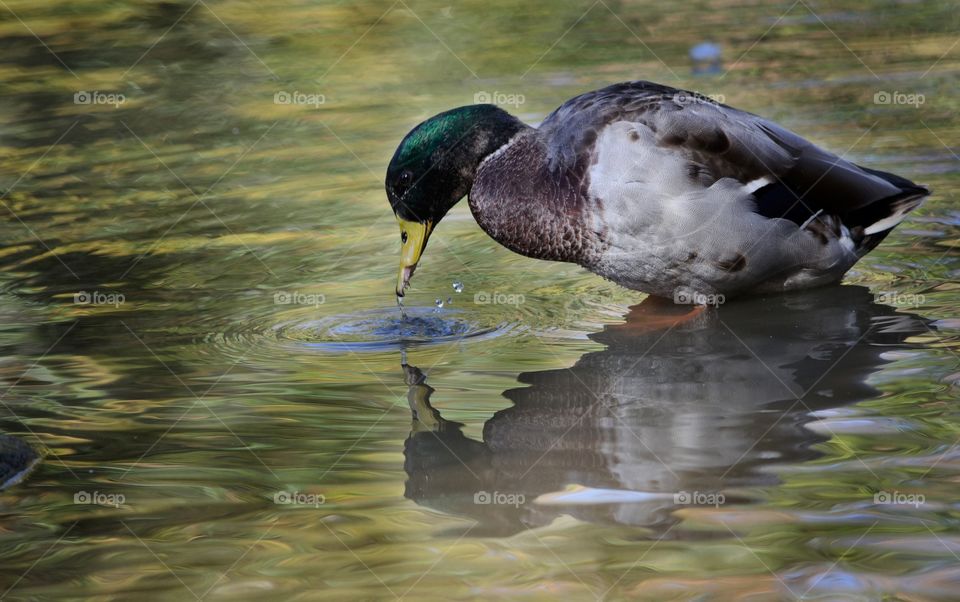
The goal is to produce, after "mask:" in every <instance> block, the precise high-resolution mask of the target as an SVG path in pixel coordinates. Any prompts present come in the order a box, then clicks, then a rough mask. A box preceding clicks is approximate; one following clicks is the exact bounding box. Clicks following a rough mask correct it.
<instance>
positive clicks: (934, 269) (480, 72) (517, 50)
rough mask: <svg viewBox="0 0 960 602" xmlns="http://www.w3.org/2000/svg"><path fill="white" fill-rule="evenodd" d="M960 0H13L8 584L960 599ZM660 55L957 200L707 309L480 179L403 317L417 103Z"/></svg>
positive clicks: (673, 72)
mask: <svg viewBox="0 0 960 602" xmlns="http://www.w3.org/2000/svg"><path fill="white" fill-rule="evenodd" d="M958 19H960V16H958V13H957V11H956V6H955V4H954V3H950V2H899V1H896V2H895V1H891V2H877V3H869V2H863V1H852V0H850V1H845V0H840V1H837V2H829V3H822V2H816V3H814V2H809V1H807V0H801V1H800V2H795V3H793V4H791V3H789V2H768V3H751V4H750V5H749V6H747V5H743V4H740V3H733V2H726V1H723V0H710V1H709V2H700V3H690V4H684V5H680V4H674V3H652V2H649V3H648V2H635V1H629V0H599V1H598V2H594V3H592V4H591V3H590V2H572V1H566V0H562V1H559V2H558V1H550V2H548V1H546V0H530V1H528V2H523V3H517V2H507V1H506V0H493V1H489V0H484V1H480V0H467V1H464V2H457V3H450V2H440V1H434V0H397V1H396V2H391V1H389V0H385V1H382V2H373V1H356V2H352V1H350V2H348V1H339V2H334V1H331V2H306V1H301V2H297V1H284V2H276V3H270V5H269V7H267V6H258V5H257V4H255V3H253V2H240V1H231V0H201V1H199V2H196V3H194V2H191V1H185V2H180V1H175V0H170V1H167V2H148V3H144V2H133V1H120V0H118V1H113V2H102V1H94V0H79V1H78V0H72V1H70V2H66V1H50V2H37V1H36V0H30V1H27V0H7V1H6V2H3V3H0V46H2V48H3V53H2V57H3V58H2V59H0V84H2V87H0V94H2V95H3V102H2V103H0V113H2V117H0V128H2V129H0V154H2V159H3V160H2V162H0V190H2V195H3V196H2V202H3V204H4V207H5V208H4V209H2V210H0V211H2V212H3V213H4V214H5V215H6V217H7V219H5V220H3V222H2V223H0V234H2V240H3V241H4V245H3V247H2V249H0V313H2V315H3V316H4V318H5V319H4V320H3V324H2V327H0V350H2V354H0V379H2V380H3V381H4V383H5V386H4V387H3V391H2V392H0V433H2V436H0V482H7V487H6V488H5V489H4V490H3V491H0V542H2V545H0V598H2V599H4V600H36V599H103V600H106V599H131V598H134V597H135V596H138V595H142V596H148V597H149V599H157V600H189V599H193V598H196V599H205V600H217V599H230V600H246V599H250V600H259V599H272V600H276V599H302V600H312V599H328V598H331V597H332V598H335V599H364V600H367V599H395V598H415V599H427V600H433V599H436V600H446V599H475V598H488V597H489V598H506V599H514V598H516V599H531V600H536V599H554V598H557V597H562V598H565V599H588V600H590V599H626V598H630V599H650V600H667V599H729V600H734V599H736V600H741V599H742V600H746V599H751V600H752V599H755V600H767V599H800V598H807V599H830V600H837V599H844V600H860V599H863V600H875V599H902V600H940V599H942V600H947V599H956V591H957V588H958V586H960V556H958V553H960V502H958V495H957V491H958V489H957V483H958V478H960V448H958V447H957V443H958V440H960V416H958V411H957V397H958V392H960V389H958V387H960V356H958V355H957V354H958V351H960V338H958V337H960V303H958V302H960V285H958V284H957V276H958V274H960V254H958V249H960V209H958V204H957V202H956V199H957V190H958V186H957V167H958V157H957V154H956V152H957V151H956V150H955V148H954V149H953V150H952V149H951V145H954V144H955V142H956V140H957V139H958V136H960V120H958V118H957V109H958V106H957V96H956V90H957V82H958V74H960V47H957V45H956V32H957V26H958ZM704 42H712V43H715V44H718V45H719V46H720V48H721V50H722V58H721V59H720V62H719V64H713V59H710V61H709V62H710V64H708V65H706V66H705V65H702V64H699V65H691V63H690V58H689V56H688V53H689V50H690V49H691V48H692V47H694V46H696V45H698V44H701V43H704ZM706 47H707V48H709V45H708V46H706ZM695 71H696V73H695ZM629 79H651V80H654V81H660V82H663V83H666V84H670V85H675V86H679V87H685V88H690V89H695V90H697V91H699V92H700V93H702V94H705V95H709V96H711V97H713V98H717V99H722V100H723V101H725V102H726V103H728V104H732V105H734V106H738V107H741V108H744V109H746V110H750V111H753V112H757V113H760V114H763V115H764V116H766V117H769V118H772V119H774V120H777V121H779V122H781V123H782V124H784V125H785V126H787V127H790V128H792V129H794V130H796V131H798V132H799V133H801V134H803V135H805V136H807V137H809V138H810V139H812V140H814V141H816V142H817V143H819V144H822V145H824V146H825V147H827V148H830V149H832V150H834V151H836V152H838V153H842V154H845V155H846V156H847V157H849V158H851V159H853V160H854V161H856V162H860V163H865V164H868V165H870V166H872V167H875V168H879V169H885V170H891V171H895V172H897V173H900V174H902V175H904V176H907V177H909V178H911V179H914V180H916V181H918V182H923V183H926V184H928V185H929V186H931V187H932V188H933V189H934V190H935V194H934V195H933V196H932V197H931V198H930V200H929V202H928V203H927V204H926V205H925V206H924V207H923V208H922V209H920V210H919V211H917V212H916V213H915V214H914V215H913V216H912V217H911V218H910V219H909V220H907V221H906V222H905V223H904V224H903V225H902V226H901V227H900V228H899V229H897V230H896V231H895V232H894V233H893V235H891V236H890V237H889V238H888V239H887V241H886V242H885V243H884V244H883V245H882V246H881V247H880V248H879V249H877V250H876V251H875V252H873V253H872V254H871V255H869V256H868V257H867V258H866V259H865V260H864V261H863V262H861V264H859V265H858V266H857V267H856V269H855V270H854V271H853V272H851V273H850V274H849V276H848V277H847V280H846V282H845V284H844V286H841V287H832V288H828V289H823V290H817V291H809V292H805V293H802V294H796V295H789V296H783V297H769V298H764V299H754V300H748V301H742V302H731V303H729V304H726V305H723V306H721V307H719V308H717V309H711V310H709V311H705V312H689V311H688V310H689V309H690V308H689V307H686V308H680V309H675V310H673V309H667V308H664V307H661V306H657V305H656V304H651V303H650V302H649V301H644V296H643V295H640V294H637V293H633V292H630V291H626V290H623V289H620V288H618V287H616V286H615V285H613V284H610V283H608V282H605V281H603V280H601V279H600V278H598V277H595V276H592V275H590V274H588V273H586V272H585V271H583V270H580V269H579V268H576V267H575V266H571V265H567V264H557V263H549V262H537V261H533V260H529V259H526V258H523V257H520V256H518V255H514V254H511V253H510V252H509V251H507V250H506V249H504V248H502V247H499V246H498V245H497V244H496V243H494V242H493V241H491V240H490V239H489V238H488V237H487V236H486V235H485V234H483V233H482V232H481V231H480V230H479V229H478V228H477V226H476V225H475V224H474V223H473V220H472V218H471V216H470V214H469V210H468V208H467V207H466V206H465V204H462V205H461V206H458V207H457V208H456V209H455V210H454V211H453V212H452V213H451V214H450V216H448V218H447V219H445V220H444V222H443V224H442V225H441V226H440V227H439V228H438V229H437V232H436V233H435V235H434V236H433V239H432V242H431V246H430V248H429V249H428V250H427V253H426V255H425V260H424V261H423V264H422V265H421V267H420V269H419V270H418V273H417V275H416V278H415V279H414V280H413V289H412V290H411V291H410V292H409V293H408V296H407V298H406V306H407V309H406V311H407V313H408V317H407V320H406V321H401V320H400V312H399V309H398V308H397V307H396V305H395V300H394V296H393V287H394V283H395V279H396V266H397V261H398V251H399V240H398V233H397V227H396V223H395V221H394V218H393V216H392V214H391V213H390V211H389V208H388V205H387V202H386V199H385V198H384V194H383V189H382V180H383V174H384V170H385V167H386V164H387V162H388V161H389V158H390V156H391V155H392V153H393V150H394V148H395V146H396V144H397V142H398V141H399V140H400V138H401V137H402V136H403V134H404V133H405V132H406V131H407V130H408V129H409V128H410V127H411V126H412V125H414V124H415V123H417V122H419V121H420V120H422V119H424V118H426V117H428V116H430V115H432V114H433V113H436V112H439V111H441V110H444V109H447V108H450V107H454V106H459V105H463V104H470V103H473V102H474V100H475V99H476V100H485V99H490V100H494V101H496V102H499V103H501V104H503V105H504V107H505V108H507V109H509V110H511V111H512V112H514V113H515V114H517V115H518V116H520V117H521V118H523V119H525V120H527V121H528V122H530V123H536V122H538V121H539V120H541V119H542V118H543V117H544V116H545V115H546V114H547V113H549V112H550V111H551V110H552V109H553V108H555V107H556V106H557V105H558V104H560V103H561V102H562V101H564V100H566V99H567V98H569V97H571V96H573V95H575V94H577V93H580V92H583V91H587V90H590V89H594V88H597V87H601V86H603V85H606V84H609V83H612V82H616V81H622V80H629ZM455 281H459V282H462V288H463V290H462V292H457V291H455V290H454V288H452V287H451V284H452V283H453V282H455ZM448 298H449V301H447V299H448ZM436 299H440V300H442V301H443V305H444V307H442V308H438V307H436V306H435V300H436ZM27 446H29V447H27ZM31 450H33V451H31ZM38 455H39V456H41V457H39V458H38V457H37V456H38ZM8 481H9V482H8Z"/></svg>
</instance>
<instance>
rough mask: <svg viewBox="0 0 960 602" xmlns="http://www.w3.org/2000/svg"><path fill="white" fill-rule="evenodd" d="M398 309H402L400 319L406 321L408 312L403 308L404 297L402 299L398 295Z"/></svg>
mask: <svg viewBox="0 0 960 602" xmlns="http://www.w3.org/2000/svg"><path fill="white" fill-rule="evenodd" d="M397 307H399V308H400V319H401V320H406V319H407V310H406V309H404V308H403V297H401V296H400V295H397Z"/></svg>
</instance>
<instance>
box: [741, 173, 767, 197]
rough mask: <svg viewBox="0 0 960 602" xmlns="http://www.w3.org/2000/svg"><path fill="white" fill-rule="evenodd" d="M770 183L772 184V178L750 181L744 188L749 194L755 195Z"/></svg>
mask: <svg viewBox="0 0 960 602" xmlns="http://www.w3.org/2000/svg"><path fill="white" fill-rule="evenodd" d="M769 183H770V178H768V177H766V176H764V177H761V178H757V179H756V180H750V181H749V182H747V183H746V184H744V185H743V187H744V188H745V189H746V190H747V192H748V193H750V194H753V193H754V192H756V191H757V190H760V189H761V188H763V187H764V186H766V185H767V184H769Z"/></svg>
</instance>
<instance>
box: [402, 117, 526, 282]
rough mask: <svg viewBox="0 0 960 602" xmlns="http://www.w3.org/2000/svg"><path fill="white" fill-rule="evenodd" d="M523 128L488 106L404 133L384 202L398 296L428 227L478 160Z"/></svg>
mask: <svg viewBox="0 0 960 602" xmlns="http://www.w3.org/2000/svg"><path fill="white" fill-rule="evenodd" d="M524 127H526V126H524V125H523V123H521V122H520V121H519V120H517V119H516V118H515V117H513V116H512V115H510V114H509V113H507V112H506V111H504V110H502V109H498V108H497V107H495V106H493V105H470V106H466V107H460V108H458V109H452V110H450V111H446V112H444V113H440V114H439V115H435V116H433V117H431V118H430V119H428V120H426V121H424V122H423V123H421V124H420V125H418V126H417V127H415V128H413V129H412V130H410V133H409V134H407V135H406V136H405V137H404V138H403V141H401V142H400V146H398V147H397V151H396V152H395V153H394V155H393V159H392V160H391V161H390V166H389V167H387V178H386V182H385V186H386V190H387V198H388V199H389V200H390V207H391V208H392V209H393V213H394V215H396V216H397V221H398V222H399V223H400V243H401V245H402V247H401V251H400V273H399V274H398V276H397V296H398V297H402V296H403V293H404V291H405V290H406V288H407V286H408V285H409V284H410V277H411V276H413V271H414V270H415V269H416V267H417V263H418V262H419V261H420V256H421V255H422V254H423V250H424V249H425V248H426V246H427V239H429V238H430V234H431V232H433V228H434V227H435V226H436V225H437V223H438V222H439V221H440V220H441V219H443V216H444V215H446V214H447V212H448V211H450V208H451V207H453V206H454V205H456V204H457V202H458V201H459V200H460V199H462V198H463V197H464V196H465V195H466V194H467V193H468V192H470V187H471V186H473V180H474V177H475V176H476V173H477V167H478V166H479V165H480V162H481V161H482V160H483V159H484V158H485V157H486V156H487V155H489V154H490V153H492V152H494V151H495V150H497V149H498V148H500V147H501V146H503V145H504V144H506V143H507V142H508V141H509V140H510V138H511V137H513V135H514V134H515V133H517V131H519V130H520V129H521V128H524Z"/></svg>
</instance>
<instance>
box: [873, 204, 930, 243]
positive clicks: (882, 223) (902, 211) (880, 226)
mask: <svg viewBox="0 0 960 602" xmlns="http://www.w3.org/2000/svg"><path fill="white" fill-rule="evenodd" d="M920 200H921V199H911V201H910V202H901V203H899V206H898V207H897V210H896V211H894V212H893V213H892V214H891V215H888V216H887V217H885V218H883V219H882V220H879V221H876V222H874V223H872V224H870V225H869V226H867V227H866V228H864V230H863V233H864V234H867V235H869V234H876V233H878V232H883V231H884V230H889V229H890V228H893V227H894V226H896V225H897V224H899V223H900V222H902V221H903V220H904V218H906V217H907V214H908V213H910V212H911V211H913V210H914V209H916V208H917V207H919V206H920Z"/></svg>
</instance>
